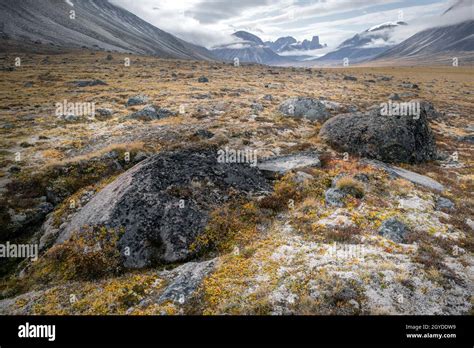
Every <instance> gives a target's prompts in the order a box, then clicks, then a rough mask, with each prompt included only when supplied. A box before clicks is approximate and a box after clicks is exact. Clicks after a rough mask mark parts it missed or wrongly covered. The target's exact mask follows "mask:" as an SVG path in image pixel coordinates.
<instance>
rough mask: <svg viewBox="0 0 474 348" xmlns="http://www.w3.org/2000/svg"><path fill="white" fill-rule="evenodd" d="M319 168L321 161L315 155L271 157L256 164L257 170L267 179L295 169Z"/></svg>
mask: <svg viewBox="0 0 474 348" xmlns="http://www.w3.org/2000/svg"><path fill="white" fill-rule="evenodd" d="M319 166H321V161H320V160H319V157H318V156H317V155H316V154H297V155H289V156H278V157H272V158H270V159H268V160H265V161H263V162H260V163H258V164H257V168H258V169H260V171H261V172H262V173H263V174H264V175H265V176H267V177H269V178H275V177H278V176H282V175H285V174H286V173H288V172H290V171H293V170H297V169H303V168H308V167H319Z"/></svg>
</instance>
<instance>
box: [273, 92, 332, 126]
mask: <svg viewBox="0 0 474 348" xmlns="http://www.w3.org/2000/svg"><path fill="white" fill-rule="evenodd" d="M279 111H280V112H281V113H282V114H284V115H286V116H291V117H296V118H307V119H309V120H311V121H325V120H327V119H328V118H329V117H330V114H329V112H328V111H327V109H326V106H325V105H324V103H323V102H322V101H320V100H318V99H312V98H307V97H297V98H290V99H287V100H285V101H284V102H283V103H282V104H281V105H280V107H279Z"/></svg>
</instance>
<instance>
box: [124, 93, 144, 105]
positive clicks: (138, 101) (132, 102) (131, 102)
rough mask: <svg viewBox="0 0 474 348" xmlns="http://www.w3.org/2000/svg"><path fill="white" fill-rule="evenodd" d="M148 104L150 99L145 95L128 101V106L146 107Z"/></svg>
mask: <svg viewBox="0 0 474 348" xmlns="http://www.w3.org/2000/svg"><path fill="white" fill-rule="evenodd" d="M146 103H148V97H147V96H145V95H142V94H140V95H137V96H135V97H131V98H129V99H128V101H127V104H126V106H133V105H144V104H146Z"/></svg>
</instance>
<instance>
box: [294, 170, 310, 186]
mask: <svg viewBox="0 0 474 348" xmlns="http://www.w3.org/2000/svg"><path fill="white" fill-rule="evenodd" d="M311 179H314V176H312V175H311V174H308V173H305V172H296V174H295V176H294V177H293V182H295V183H297V184H302V183H304V182H305V181H307V180H311Z"/></svg>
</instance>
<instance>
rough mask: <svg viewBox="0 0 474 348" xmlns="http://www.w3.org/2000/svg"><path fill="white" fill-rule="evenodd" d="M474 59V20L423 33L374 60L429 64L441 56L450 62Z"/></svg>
mask: <svg viewBox="0 0 474 348" xmlns="http://www.w3.org/2000/svg"><path fill="white" fill-rule="evenodd" d="M466 54H467V55H468V57H470V58H469V61H471V63H472V61H473V58H474V20H470V21H465V22H462V23H458V24H454V25H449V26H443V27H435V28H431V29H427V30H424V31H422V32H419V33H417V34H415V35H413V36H412V37H410V38H408V39H407V40H405V41H403V42H401V43H400V44H398V45H396V46H394V47H392V48H390V49H388V50H387V51H385V52H383V53H382V54H379V55H378V56H377V57H375V58H374V60H403V59H405V60H409V61H419V62H420V61H424V62H425V63H429V62H430V61H434V60H436V58H437V57H442V58H445V59H446V61H447V62H449V61H450V59H451V60H452V58H453V57H460V56H464V55H466Z"/></svg>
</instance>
